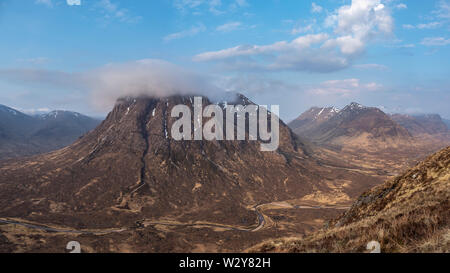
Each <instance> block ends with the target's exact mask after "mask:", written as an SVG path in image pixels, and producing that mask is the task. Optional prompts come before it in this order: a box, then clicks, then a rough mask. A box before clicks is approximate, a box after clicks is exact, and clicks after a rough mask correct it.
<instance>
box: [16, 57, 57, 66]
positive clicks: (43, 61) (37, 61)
mask: <svg viewBox="0 0 450 273" xmlns="http://www.w3.org/2000/svg"><path fill="white" fill-rule="evenodd" d="M17 61H18V62H21V63H29V64H32V65H42V64H46V63H48V62H49V61H50V60H49V59H48V58H46V57H37V58H30V59H18V60H17Z"/></svg>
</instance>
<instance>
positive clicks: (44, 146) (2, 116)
mask: <svg viewBox="0 0 450 273" xmlns="http://www.w3.org/2000/svg"><path fill="white" fill-rule="evenodd" d="M99 123H100V121H99V120H96V119H93V118H90V117H87V116H84V115H81V114H79V113H75V112H69V111H53V112H51V113H48V114H43V115H39V116H29V115H26V114H24V113H22V112H19V111H17V110H14V109H12V108H9V107H6V106H3V105H0V140H1V141H0V160H1V159H8V158H14V157H20V156H30V155H34V154H39V153H44V152H49V151H53V150H57V149H59V148H62V147H64V146H67V145H69V144H71V143H73V142H74V141H75V140H76V139H77V138H78V137H80V136H81V135H83V134H85V133H86V132H88V131H90V130H92V129H94V128H95V127H96V126H97V125H98V124H99Z"/></svg>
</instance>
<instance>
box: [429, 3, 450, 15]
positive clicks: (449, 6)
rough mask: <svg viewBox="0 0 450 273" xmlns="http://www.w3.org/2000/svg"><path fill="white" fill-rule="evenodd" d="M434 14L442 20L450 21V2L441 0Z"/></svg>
mask: <svg viewBox="0 0 450 273" xmlns="http://www.w3.org/2000/svg"><path fill="white" fill-rule="evenodd" d="M433 13H434V14H436V15H437V16H438V17H439V18H441V19H450V1H446V0H440V1H439V2H438V4H437V8H436V10H435V11H433Z"/></svg>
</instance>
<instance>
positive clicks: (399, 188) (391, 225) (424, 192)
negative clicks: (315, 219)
mask: <svg viewBox="0 0 450 273" xmlns="http://www.w3.org/2000/svg"><path fill="white" fill-rule="evenodd" d="M373 240H375V241H378V242H380V244H381V250H382V252H450V147H447V148H446V149H444V150H442V151H440V152H438V153H436V154H434V155H433V156H431V157H429V158H428V159H426V160H425V161H424V162H422V163H420V164H418V165H417V166H416V167H414V168H412V169H411V170H409V171H407V172H405V173H404V174H403V175H401V176H399V177H397V178H395V179H393V180H391V181H388V182H387V183H385V184H383V185H381V186H378V187H376V188H374V189H372V190H370V191H368V192H366V193H364V194H363V195H362V196H361V197H360V198H359V199H358V200H357V202H356V203H355V204H354V205H353V206H352V208H351V209H350V210H348V211H347V212H346V213H345V214H343V215H342V216H341V217H340V218H338V219H336V220H334V221H332V222H331V223H329V227H328V228H327V229H324V230H322V231H319V232H317V233H314V234H312V235H310V236H307V237H304V238H299V239H280V240H275V241H270V242H266V243H263V244H261V245H259V246H257V247H254V248H252V249H251V251H255V252H364V251H366V246H367V243H368V242H370V241H373Z"/></svg>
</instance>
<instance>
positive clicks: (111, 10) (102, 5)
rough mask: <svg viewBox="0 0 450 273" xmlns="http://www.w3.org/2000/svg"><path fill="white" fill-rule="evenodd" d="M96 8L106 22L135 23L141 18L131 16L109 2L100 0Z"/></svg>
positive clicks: (117, 5) (108, 0)
mask: <svg viewBox="0 0 450 273" xmlns="http://www.w3.org/2000/svg"><path fill="white" fill-rule="evenodd" d="M96 7H97V8H98V9H100V11H101V12H102V13H103V19H104V20H106V21H109V20H112V19H116V20H119V21H120V22H125V23H136V22H139V21H140V20H141V19H142V17H141V16H134V15H131V14H130V12H129V11H128V10H127V9H124V8H121V7H120V6H119V4H116V3H115V2H113V1H111V0H100V1H99V2H97V4H96Z"/></svg>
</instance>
